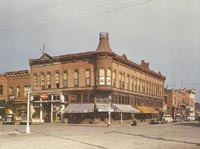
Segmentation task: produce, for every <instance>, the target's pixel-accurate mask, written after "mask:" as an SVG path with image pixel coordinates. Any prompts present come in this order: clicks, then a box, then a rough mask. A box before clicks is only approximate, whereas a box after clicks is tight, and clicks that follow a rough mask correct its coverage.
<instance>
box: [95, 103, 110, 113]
mask: <svg viewBox="0 0 200 149" xmlns="http://www.w3.org/2000/svg"><path fill="white" fill-rule="evenodd" d="M96 108H97V111H98V112H108V109H109V104H103V103H101V104H100V103H99V104H96ZM110 111H111V112H113V107H111V109H110Z"/></svg>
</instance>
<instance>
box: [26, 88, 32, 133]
mask: <svg viewBox="0 0 200 149" xmlns="http://www.w3.org/2000/svg"><path fill="white" fill-rule="evenodd" d="M27 93H28V101H27V122H26V133H30V132H31V131H30V126H29V116H30V114H29V107H30V93H31V88H27Z"/></svg>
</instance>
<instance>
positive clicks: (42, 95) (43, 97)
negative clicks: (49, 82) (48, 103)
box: [40, 93, 49, 100]
mask: <svg viewBox="0 0 200 149" xmlns="http://www.w3.org/2000/svg"><path fill="white" fill-rule="evenodd" d="M48 96H49V95H48V94H45V93H43V94H41V95H40V98H41V99H42V100H47V99H48Z"/></svg>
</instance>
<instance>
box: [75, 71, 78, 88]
mask: <svg viewBox="0 0 200 149" xmlns="http://www.w3.org/2000/svg"><path fill="white" fill-rule="evenodd" d="M78 86H79V72H78V70H75V71H74V87H78Z"/></svg>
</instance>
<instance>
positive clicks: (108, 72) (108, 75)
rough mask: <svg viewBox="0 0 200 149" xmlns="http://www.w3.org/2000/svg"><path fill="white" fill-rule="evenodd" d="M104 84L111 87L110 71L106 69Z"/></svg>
mask: <svg viewBox="0 0 200 149" xmlns="http://www.w3.org/2000/svg"><path fill="white" fill-rule="evenodd" d="M106 80H107V82H106V84H107V85H111V69H107V76H106Z"/></svg>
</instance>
